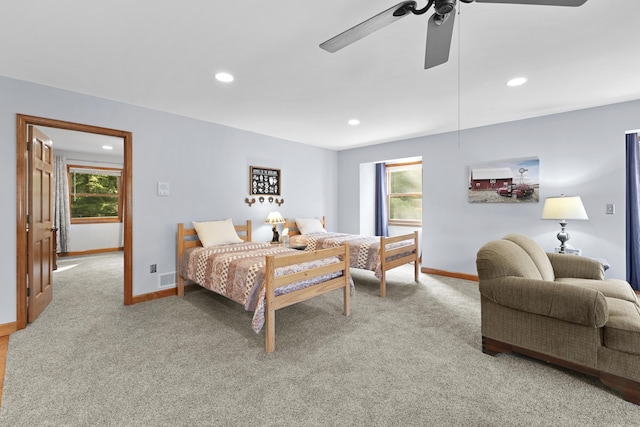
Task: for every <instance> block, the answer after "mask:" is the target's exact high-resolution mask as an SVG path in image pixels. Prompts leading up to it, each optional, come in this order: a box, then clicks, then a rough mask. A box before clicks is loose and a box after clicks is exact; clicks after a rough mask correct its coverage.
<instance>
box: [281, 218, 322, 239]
mask: <svg viewBox="0 0 640 427" xmlns="http://www.w3.org/2000/svg"><path fill="white" fill-rule="evenodd" d="M320 222H321V223H322V228H324V229H325V230H326V229H327V217H325V216H323V217H322V219H321V220H320ZM285 228H288V229H289V236H295V235H297V234H300V230H298V225H297V224H296V220H295V219H291V218H286V219H285V220H284V226H283V230H284V229H285Z"/></svg>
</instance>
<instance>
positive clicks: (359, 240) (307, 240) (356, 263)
mask: <svg viewBox="0 0 640 427" xmlns="http://www.w3.org/2000/svg"><path fill="white" fill-rule="evenodd" d="M344 243H349V256H350V258H349V259H350V264H351V267H353V268H362V269H364V270H370V271H373V272H374V273H375V276H376V277H377V278H378V279H380V278H381V277H382V263H381V262H380V237H375V236H360V235H356V234H346V233H330V232H327V233H312V234H305V235H300V234H298V235H295V236H291V240H290V244H306V245H307V248H306V249H305V250H307V251H314V250H316V249H326V248H331V247H334V246H340V245H342V244H344ZM412 243H413V241H412V240H404V241H402V242H397V243H392V244H389V245H387V247H386V249H395V248H399V247H402V246H408V245H411V244H412ZM408 253H409V252H405V253H400V254H398V255H394V256H392V257H389V258H387V260H388V261H391V260H393V259H396V258H400V257H402V256H404V255H406V254H408Z"/></svg>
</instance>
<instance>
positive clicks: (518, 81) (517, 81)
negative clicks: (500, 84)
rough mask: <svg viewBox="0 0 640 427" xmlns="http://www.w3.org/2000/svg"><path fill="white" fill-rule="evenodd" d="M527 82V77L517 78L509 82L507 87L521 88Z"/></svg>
mask: <svg viewBox="0 0 640 427" xmlns="http://www.w3.org/2000/svg"><path fill="white" fill-rule="evenodd" d="M526 82H527V78H526V77H516V78H515V79H511V80H509V81H508V82H507V86H511V87H513V86H520V85H523V84H525V83H526Z"/></svg>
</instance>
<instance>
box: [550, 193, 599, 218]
mask: <svg viewBox="0 0 640 427" xmlns="http://www.w3.org/2000/svg"><path fill="white" fill-rule="evenodd" d="M542 219H560V220H562V219H589V217H588V216H587V211H586V210H585V209H584V205H583V204H582V199H581V198H580V196H566V197H565V196H559V197H547V198H546V199H545V201H544V207H543V208H542Z"/></svg>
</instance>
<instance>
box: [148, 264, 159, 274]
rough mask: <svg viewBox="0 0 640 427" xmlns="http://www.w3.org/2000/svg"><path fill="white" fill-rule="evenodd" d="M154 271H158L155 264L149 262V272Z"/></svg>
mask: <svg viewBox="0 0 640 427" xmlns="http://www.w3.org/2000/svg"><path fill="white" fill-rule="evenodd" d="M156 271H158V269H157V265H156V264H151V265H150V266H149V273H155V272H156Z"/></svg>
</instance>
